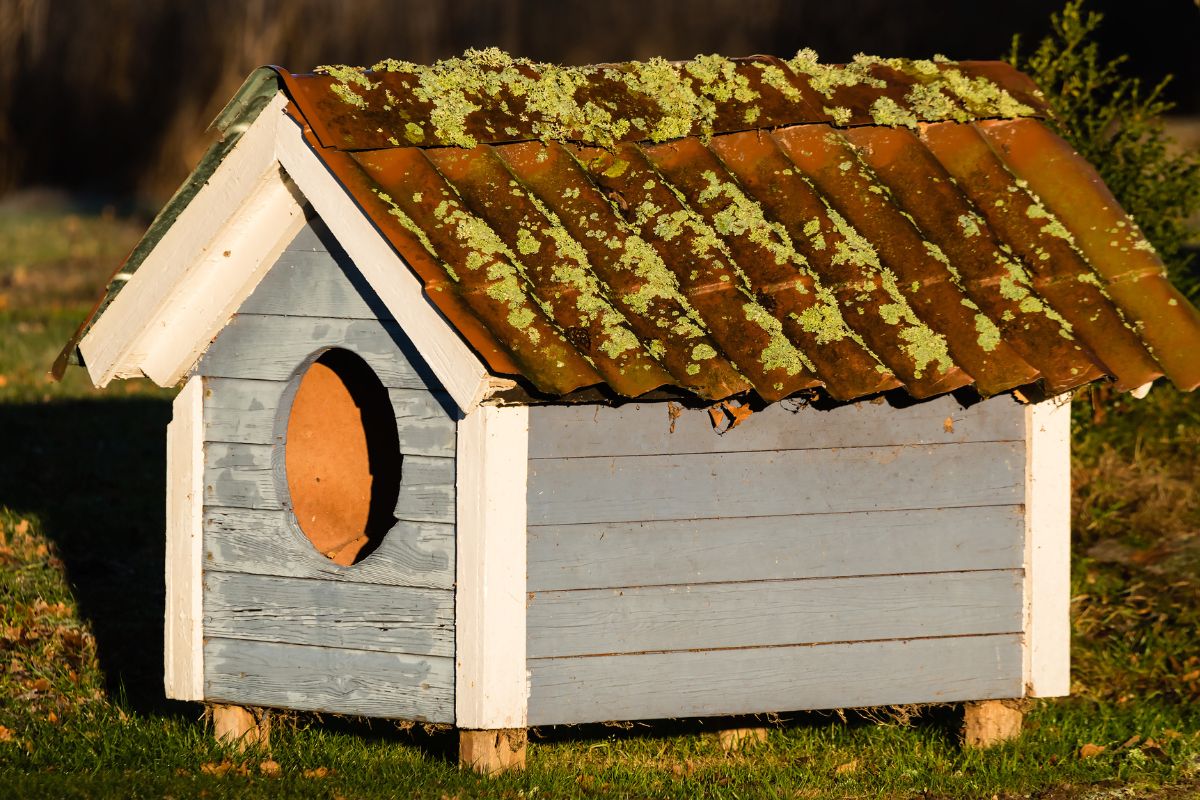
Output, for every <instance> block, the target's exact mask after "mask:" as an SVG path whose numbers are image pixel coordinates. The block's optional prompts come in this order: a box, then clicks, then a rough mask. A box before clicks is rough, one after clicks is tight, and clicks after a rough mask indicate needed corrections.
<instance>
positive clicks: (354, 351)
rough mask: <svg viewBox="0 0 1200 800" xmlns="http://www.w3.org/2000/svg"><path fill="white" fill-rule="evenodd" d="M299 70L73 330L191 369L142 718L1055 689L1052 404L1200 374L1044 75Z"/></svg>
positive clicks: (756, 702) (913, 64)
mask: <svg viewBox="0 0 1200 800" xmlns="http://www.w3.org/2000/svg"><path fill="white" fill-rule="evenodd" d="M318 73H319V74H315V75H292V74H289V73H286V72H283V71H279V70H274V69H264V70H260V71H258V72H256V73H254V74H253V75H252V76H251V77H250V78H249V79H248V81H247V82H246V84H245V85H244V87H243V88H242V90H241V91H240V92H239V93H238V95H237V96H236V97H235V98H234V100H233V101H232V102H231V103H230V105H229V106H228V107H227V108H226V110H225V111H224V112H223V113H222V115H221V116H220V117H219V118H218V120H217V122H216V123H215V124H216V128H217V130H218V132H219V134H220V139H219V141H218V142H217V143H216V144H215V145H214V146H213V148H212V150H211V151H210V152H209V154H208V155H207V156H206V157H205V159H204V161H203V162H202V163H201V165H200V166H199V167H198V168H197V170H196V172H195V173H194V175H193V176H192V177H191V178H190V179H189V181H188V182H187V183H186V184H185V185H184V186H183V187H182V188H181V189H180V191H179V193H178V194H177V195H176V197H175V198H173V199H172V201H171V202H170V203H169V204H168V206H167V207H166V209H164V211H163V212H162V213H161V214H160V216H159V217H158V218H157V219H156V220H155V222H154V223H153V225H152V226H151V228H150V230H149V232H148V233H147V234H146V237H145V239H144V240H143V242H142V243H141V244H140V245H139V246H138V248H137V249H136V250H135V251H134V253H133V254H132V256H131V257H130V259H129V260H128V261H127V262H126V264H125V265H124V266H123V267H122V269H121V271H120V272H119V273H118V274H117V275H116V276H115V277H114V280H113V282H112V283H111V284H110V286H109V288H108V291H107V294H106V296H105V298H104V300H103V301H102V303H101V305H100V306H99V308H98V311H97V313H95V314H93V316H92V318H91V319H90V320H89V321H88V323H86V324H85V326H84V327H83V328H81V332H80V335H79V337H77V339H76V340H75V341H73V342H72V343H71V344H70V345H69V346H68V349H67V351H65V352H66V353H69V354H74V355H76V356H77V357H78V358H80V359H81V360H82V363H84V364H85V365H86V368H87V370H88V372H89V374H90V375H91V377H92V380H93V381H94V382H95V383H96V384H97V385H100V386H103V385H105V384H107V383H108V382H109V381H111V380H112V379H114V378H122V377H130V376H141V375H145V376H148V377H150V378H151V379H153V380H154V381H155V382H157V383H159V384H160V385H163V386H174V385H182V389H181V391H180V393H179V395H178V396H177V398H176V400H175V406H174V418H173V421H172V423H171V425H170V427H169V429H168V462H169V463H168V484H169V486H168V497H167V507H168V519H167V538H168V548H167V562H168V563H167V620H166V690H167V694H168V695H169V696H170V697H174V698H179V699H184V700H198V701H205V702H209V703H216V704H227V705H236V706H243V707H278V708H290V709H301V710H316V711H327V712H336V713H344V714H354V715H368V716H378V717H391V718H403V719H411V720H425V721H430V722H435V723H450V724H453V725H455V726H457V727H458V728H460V729H464V730H468V731H487V732H496V731H509V730H514V729H516V730H520V731H523V729H525V728H526V727H527V726H537V725H555V724H562V723H580V722H594V721H607V720H627V719H649V718H662V717H692V716H714V715H733V714H747V713H759V712H771V711H789V710H799V709H818V708H839V707H851V706H877V705H887V704H900V703H922V702H949V701H980V700H988V699H1012V698H1022V697H1028V696H1054V695H1062V694H1065V693H1067V691H1068V690H1069V684H1070V681H1069V666H1068V630H1069V620H1068V599H1069V580H1068V578H1069V575H1068V570H1069V558H1068V549H1069V405H1068V398H1069V392H1070V391H1071V390H1072V389H1074V388H1076V387H1079V386H1083V385H1085V384H1087V383H1089V382H1092V381H1096V380H1100V379H1106V378H1108V379H1112V380H1113V381H1115V384H1116V386H1117V388H1119V389H1121V390H1140V391H1145V390H1146V389H1147V388H1148V386H1149V384H1150V383H1151V382H1152V381H1153V380H1154V379H1155V378H1157V377H1159V376H1162V375H1166V376H1168V377H1169V378H1170V379H1171V380H1172V381H1173V382H1174V383H1175V384H1176V385H1178V386H1180V387H1182V388H1185V389H1192V388H1194V387H1195V386H1196V385H1197V383H1198V382H1200V360H1197V359H1196V358H1195V353H1196V349H1195V348H1196V344H1197V342H1200V316H1198V314H1197V311H1196V310H1195V309H1194V308H1193V307H1192V306H1191V305H1189V303H1188V302H1187V301H1186V300H1185V299H1184V298H1183V297H1182V296H1181V295H1180V294H1179V293H1178V292H1177V291H1176V290H1175V289H1174V288H1172V287H1171V285H1170V284H1169V283H1168V282H1167V280H1166V278H1165V277H1164V272H1163V267H1162V264H1161V262H1160V261H1159V260H1158V258H1157V257H1156V256H1155V254H1154V252H1153V249H1152V248H1151V247H1150V246H1149V244H1148V243H1147V242H1146V240H1145V239H1144V238H1143V237H1142V235H1141V233H1140V232H1139V230H1138V228H1137V226H1136V224H1135V223H1134V222H1133V220H1132V219H1130V218H1129V217H1128V216H1127V215H1126V214H1125V213H1124V212H1122V210H1121V209H1120V208H1119V207H1118V206H1117V204H1116V202H1115V201H1114V199H1113V198H1112V196H1111V194H1110V193H1109V192H1108V191H1107V189H1106V188H1105V187H1104V185H1103V184H1102V183H1101V181H1100V180H1099V178H1098V176H1097V174H1096V172H1095V171H1094V170H1093V169H1092V168H1091V167H1090V166H1089V165H1088V164H1087V163H1085V162H1084V161H1083V160H1082V159H1081V158H1080V157H1079V156H1078V155H1076V154H1075V153H1074V152H1072V150H1071V149H1070V147H1069V146H1067V145H1066V144H1065V143H1064V142H1063V141H1062V140H1061V139H1059V138H1058V137H1057V136H1055V135H1054V134H1053V133H1051V131H1050V130H1049V129H1048V128H1047V127H1046V126H1045V125H1044V124H1043V122H1041V121H1040V119H1039V118H1041V117H1043V116H1044V115H1045V114H1046V107H1045V104H1044V102H1043V100H1042V96H1041V93H1040V92H1039V91H1038V90H1037V89H1036V87H1034V86H1033V85H1032V84H1031V83H1030V82H1029V80H1028V79H1027V78H1025V77H1024V76H1022V75H1021V74H1019V73H1017V72H1015V71H1013V70H1012V69H1011V68H1009V67H1007V66H1006V65H1004V64H1000V63H991V62H965V63H955V62H951V61H946V60H939V61H902V60H881V59H869V58H860V59H859V60H857V61H855V62H854V63H853V64H849V65H845V66H830V65H823V64H820V63H819V62H817V61H816V60H815V58H814V57H813V56H812V54H811V53H809V52H807V51H803V52H801V53H800V54H799V55H797V56H796V58H794V59H792V60H790V61H784V60H780V59H776V58H768V57H753V58H747V59H724V58H720V57H716V56H709V57H700V58H697V59H695V60H693V61H690V62H686V63H681V64H680V63H675V64H673V63H667V62H665V61H661V60H653V61H649V62H645V63H630V64H619V65H606V66H597V67H586V68H564V67H555V66H552V65H545V64H533V63H530V62H524V61H517V60H514V59H511V58H509V57H507V56H505V55H504V54H502V53H499V52H497V51H494V50H493V51H483V52H470V53H468V54H467V55H466V56H465V57H463V58H461V59H453V60H450V61H447V62H441V63H439V64H436V65H433V66H418V65H413V64H406V63H401V62H394V61H389V62H384V63H381V64H379V65H376V67H375V68H373V69H372V70H358V69H350V68H326V69H324V70H320V71H318ZM489 735H490V734H489ZM519 739H520V737H519V736H518V737H516V738H515V739H514V741H517V740H519ZM470 741H471V742H474V743H475V744H471V745H469V746H468V747H467V754H466V756H465V757H466V758H467V759H468V760H475V759H476V758H481V757H482V758H485V759H488V758H493V759H494V758H498V757H499V756H495V754H491V755H488V754H485V755H484V756H478V755H472V754H471V752H470V747H472V746H475V745H476V744H478V743H479V741H485V742H491V743H492V744H494V743H495V741H496V737H492V738H490V739H483V740H480V739H479V738H478V737H476V738H475V739H472V740H470ZM488 746H489V747H490V746H491V745H488ZM485 749H486V748H485Z"/></svg>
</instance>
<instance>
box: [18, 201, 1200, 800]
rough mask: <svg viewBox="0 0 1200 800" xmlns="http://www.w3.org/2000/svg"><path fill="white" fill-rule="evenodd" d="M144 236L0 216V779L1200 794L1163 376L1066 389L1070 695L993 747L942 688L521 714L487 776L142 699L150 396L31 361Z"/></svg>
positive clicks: (1192, 558) (56, 217)
mask: <svg viewBox="0 0 1200 800" xmlns="http://www.w3.org/2000/svg"><path fill="white" fill-rule="evenodd" d="M139 231H140V228H139V225H138V224H137V223H135V222H131V221H128V220H123V219H120V218H118V217H116V216H114V215H112V214H108V215H104V214H70V213H67V212H64V211H61V210H60V211H45V212H41V213H28V212H21V211H14V210H12V209H8V208H5V209H0V787H3V788H2V789H0V795H3V796H6V797H7V796H16V797H54V798H60V797H97V796H109V795H112V796H121V797H154V798H161V797H193V796H204V797H211V798H219V797H234V796H236V797H320V798H347V799H349V798H367V797H421V798H425V797H428V798H435V800H436V799H440V798H451V797H461V798H465V797H514V798H515V797H525V798H530V797H534V796H543V797H612V796H623V797H681V798H682V797H687V798H692V797H728V798H745V797H764V796H766V797H788V798H791V797H796V798H815V797H866V796H870V797H877V796H887V797H969V798H977V797H984V798H987V797H993V796H996V797H1000V798H1004V797H1026V796H1036V797H1050V798H1075V797H1079V798H1085V797H1086V798H1104V797H1113V798H1116V797H1121V798H1126V797H1163V798H1177V797H1196V796H1200V646H1198V645H1200V578H1198V576H1200V498H1198V497H1197V491H1196V489H1197V486H1198V484H1200V464H1198V462H1197V458H1196V456H1197V452H1198V451H1200V398H1198V397H1196V396H1193V395H1183V394H1180V393H1178V392H1176V391H1174V390H1173V389H1171V388H1170V387H1168V386H1164V385H1159V386H1156V388H1155V389H1154V391H1153V392H1152V393H1151V394H1150V396H1149V398H1148V399H1146V400H1143V401H1133V400H1129V399H1127V398H1118V399H1113V398H1111V397H1107V396H1103V393H1098V394H1097V396H1096V397H1095V398H1090V397H1089V396H1088V395H1087V394H1086V393H1085V395H1083V396H1082V397H1081V398H1079V401H1078V402H1077V413H1076V417H1077V419H1076V435H1075V463H1074V483H1075V497H1074V528H1075V541H1074V602H1073V611H1074V646H1073V659H1074V686H1073V694H1072V696H1071V697H1070V698H1067V699H1060V700H1052V701H1041V702H1037V703H1035V704H1033V705H1032V706H1031V709H1030V711H1029V714H1028V716H1027V718H1026V719H1027V725H1026V731H1025V733H1024V734H1023V735H1022V736H1021V738H1020V739H1018V740H1017V741H1015V742H1012V743H1009V744H1006V745H1004V746H1002V747H998V748H995V749H992V750H988V751H985V752H977V751H967V750H963V749H961V748H960V747H959V744H958V726H959V724H960V719H961V710H960V709H956V708H954V707H942V708H930V709H924V710H923V711H922V713H920V714H919V715H917V716H916V717H915V718H912V709H875V710H872V711H869V712H865V713H863V712H851V711H847V712H845V713H844V714H834V713H826V714H799V715H791V716H788V717H785V718H782V719H775V718H772V719H770V720H764V724H769V725H770V733H769V736H768V740H767V743H766V744H765V745H763V746H761V747H759V748H757V749H755V750H753V751H750V752H747V753H739V754H732V755H727V754H725V753H723V752H722V751H721V749H720V747H719V745H718V743H717V742H716V740H715V737H713V736H712V734H711V731H712V730H714V728H713V725H714V722H712V721H709V722H705V721H702V720H689V721H671V722H658V723H653V724H644V725H643V724H637V725H633V726H630V727H627V728H616V727H603V726H587V727H576V728H566V729H549V730H539V731H534V732H533V734H532V741H533V744H532V746H531V748H530V752H529V769H528V771H526V772H525V773H524V774H520V775H515V776H506V777H503V778H499V779H495V780H486V779H482V778H479V777H476V776H474V775H473V774H470V773H466V772H462V771H459V770H458V769H457V768H456V767H455V766H454V764H453V758H452V756H453V751H454V748H455V740H454V738H453V733H452V732H448V731H443V730H426V729H424V728H421V727H416V728H408V729H406V728H403V727H401V726H398V725H395V724H392V723H388V722H381V721H378V720H375V721H369V722H368V721H364V720H353V719H343V718H324V719H322V718H318V717H316V716H313V715H284V716H281V717H279V718H277V719H276V721H275V728H274V731H273V734H272V742H271V748H270V751H269V752H267V751H258V752H250V753H245V754H238V753H235V752H232V751H230V750H225V749H222V748H220V747H218V746H217V745H216V744H215V743H214V742H213V741H212V739H211V736H210V735H209V733H208V731H207V728H206V725H205V722H204V719H203V709H202V708H200V707H199V706H196V705H191V704H181V703H172V702H169V701H167V700H165V699H164V698H163V696H162V677H161V672H162V670H161V661H162V644H161V642H162V632H161V629H162V610H163V578H162V575H163V534H162V529H163V523H162V517H163V508H162V503H163V495H164V488H163V479H164V476H163V464H164V431H165V427H166V423H167V421H168V419H169V417H170V403H169V397H170V392H167V391H163V390H160V389H157V388H156V387H154V386H152V385H150V384H148V383H147V382H145V381H130V382H126V383H122V384H118V385H114V386H113V387H111V388H109V389H108V390H105V391H98V390H95V389H92V388H91V387H90V385H89V384H88V383H87V381H86V378H85V377H84V374H83V371H82V370H79V369H72V370H71V371H70V373H69V375H68V377H67V380H65V381H64V382H63V383H61V384H55V383H51V382H49V381H48V380H47V378H46V376H45V372H46V370H47V369H48V367H49V365H50V363H51V362H52V361H53V359H54V356H55V355H56V354H57V352H58V349H59V347H60V346H61V345H62V343H63V342H64V341H65V340H66V339H67V338H68V337H69V336H70V334H71V332H72V330H73V329H74V327H75V325H76V324H77V323H78V322H79V321H80V319H82V317H83V316H84V315H85V314H86V312H87V309H88V308H89V307H90V304H91V301H92V300H94V296H95V292H96V291H98V290H99V288H100V287H101V286H102V285H103V283H104V281H105V279H106V278H107V276H108V274H109V273H110V272H111V271H112V268H113V267H114V266H115V265H116V264H118V263H119V262H120V260H121V258H122V257H123V255H124V253H125V252H126V251H127V250H128V249H129V248H130V247H131V246H132V244H133V242H134V241H135V240H136V237H137V235H138V233H139ZM1092 399H1094V403H1092V402H1090V400H1092Z"/></svg>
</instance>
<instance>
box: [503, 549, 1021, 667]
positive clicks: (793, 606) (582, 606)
mask: <svg viewBox="0 0 1200 800" xmlns="http://www.w3.org/2000/svg"><path fill="white" fill-rule="evenodd" d="M1022 577H1023V576H1022V574H1021V572H1020V570H990V571H986V572H939V573H932V574H924V575H875V576H871V577H856V578H810V579H806V580H791V581H751V582H748V583H716V584H711V583H710V584H699V585H691V586H651V587H640V588H639V587H628V588H624V589H587V590H582V591H570V592H540V593H531V596H530V599H529V603H528V605H529V611H528V618H527V622H526V625H527V627H528V631H529V634H528V643H529V644H528V657H529V658H531V659H536V658H551V657H557V656H580V655H591V654H595V653H639V652H646V651H651V650H656V651H657V650H702V649H716V648H733V647H763V646H777V645H789V644H813V643H821V642H836V641H843V640H845V639H847V638H850V639H852V640H854V641H864V640H874V639H911V638H928V637H933V636H961V635H965V634H985V633H1020V632H1021V623H1022V613H1023V605H1022V595H1021V580H1022ZM538 668H539V669H540V667H538Z"/></svg>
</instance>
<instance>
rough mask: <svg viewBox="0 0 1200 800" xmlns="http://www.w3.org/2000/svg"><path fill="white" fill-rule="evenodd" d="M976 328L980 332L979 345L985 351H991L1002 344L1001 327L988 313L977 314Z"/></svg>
mask: <svg viewBox="0 0 1200 800" xmlns="http://www.w3.org/2000/svg"><path fill="white" fill-rule="evenodd" d="M975 330H976V331H977V332H978V333H979V339H978V340H977V341H978V342H979V346H980V347H982V348H983V350H984V351H985V352H988V353H990V352H992V351H993V350H995V349H996V348H997V347H998V346H999V345H1000V329H999V328H997V327H996V323H994V322H992V321H991V320H990V319H989V318H988V317H987V315H986V314H983V313H979V314H976V315H975Z"/></svg>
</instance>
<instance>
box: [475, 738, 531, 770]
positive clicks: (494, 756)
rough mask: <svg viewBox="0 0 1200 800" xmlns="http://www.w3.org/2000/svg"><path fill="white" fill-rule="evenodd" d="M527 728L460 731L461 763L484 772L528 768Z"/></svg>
mask: <svg viewBox="0 0 1200 800" xmlns="http://www.w3.org/2000/svg"><path fill="white" fill-rule="evenodd" d="M527 742H528V736H527V734H526V731H525V729H524V728H507V729H502V730H490V731H466V730H460V731H459V732H458V764H459V766H460V767H465V768H468V769H473V770H475V771H476V772H478V773H481V774H483V775H499V774H500V773H502V772H509V771H513V770H523V769H525V749H526V744H527Z"/></svg>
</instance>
